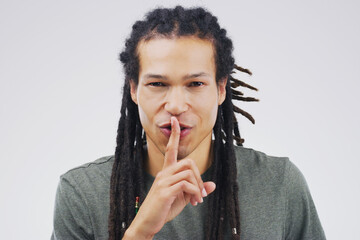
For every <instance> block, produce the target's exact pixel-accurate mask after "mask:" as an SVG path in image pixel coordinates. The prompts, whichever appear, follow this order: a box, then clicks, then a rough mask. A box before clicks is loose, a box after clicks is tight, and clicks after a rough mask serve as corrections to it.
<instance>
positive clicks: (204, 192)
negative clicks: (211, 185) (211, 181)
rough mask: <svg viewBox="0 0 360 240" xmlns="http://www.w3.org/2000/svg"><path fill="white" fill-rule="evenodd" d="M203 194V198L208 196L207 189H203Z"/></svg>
mask: <svg viewBox="0 0 360 240" xmlns="http://www.w3.org/2000/svg"><path fill="white" fill-rule="evenodd" d="M201 194H202V196H203V197H206V196H207V192H206V190H205V188H203V189H202V191H201Z"/></svg>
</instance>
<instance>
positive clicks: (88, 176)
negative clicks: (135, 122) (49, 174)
mask: <svg viewBox="0 0 360 240" xmlns="http://www.w3.org/2000/svg"><path fill="white" fill-rule="evenodd" d="M113 163H114V156H106V157H101V158H99V159H97V160H95V161H92V162H88V163H85V164H83V165H80V166H78V167H75V168H72V169H70V170H69V171H67V172H66V173H64V174H63V175H61V176H60V183H67V184H69V185H72V186H79V185H81V186H84V187H86V186H96V185H104V184H108V183H110V177H111V171H112V166H113Z"/></svg>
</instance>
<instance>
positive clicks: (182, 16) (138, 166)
mask: <svg viewBox="0 0 360 240" xmlns="http://www.w3.org/2000/svg"><path fill="white" fill-rule="evenodd" d="M159 36H160V37H165V38H176V37H180V36H195V37H198V38H201V39H206V40H209V41H211V42H212V43H213V46H214V52H215V64H216V81H217V82H218V81H219V80H220V79H222V78H224V77H228V81H227V85H226V99H225V101H224V102H223V104H222V105H221V106H219V108H218V114H217V120H216V123H215V126H214V129H213V131H214V136H215V139H214V160H213V163H212V164H213V171H212V179H211V180H212V181H214V182H215V183H216V185H217V188H216V190H215V191H214V193H212V194H211V195H210V196H209V200H208V201H209V206H208V215H207V219H206V224H205V226H206V229H205V236H206V239H222V238H223V232H224V226H225V223H224V220H225V218H227V219H229V223H230V227H231V231H232V236H233V237H232V238H233V239H239V238H240V215H239V203H238V186H237V180H236V158H235V152H234V146H233V141H234V140H235V141H236V144H237V145H242V143H243V139H242V138H241V137H240V133H239V128H238V124H237V121H236V118H235V113H234V112H238V113H240V114H242V115H243V116H245V117H246V118H248V119H249V120H250V121H251V122H253V123H254V119H253V118H252V117H251V115H250V114H248V113H247V112H245V111H243V110H241V109H240V108H238V107H236V106H234V105H233V103H232V99H236V100H242V101H257V99H254V98H247V97H243V93H242V92H240V91H237V90H235V88H236V87H238V86H242V87H247V88H250V89H253V90H257V89H256V88H254V87H252V86H250V85H247V84H246V83H244V82H242V81H240V80H238V79H235V78H233V77H232V76H231V75H230V74H232V73H235V72H234V69H237V70H239V71H241V72H245V73H248V74H250V75H251V72H250V71H249V70H247V69H244V68H241V67H239V66H237V65H235V64H234V58H233V57H232V50H233V45H232V42H231V40H230V39H229V38H228V37H227V36H226V30H225V29H223V28H220V26H219V24H218V22H217V18H216V17H215V16H213V15H212V14H211V13H210V12H208V11H206V10H204V9H203V8H193V9H184V8H183V7H181V6H177V7H175V8H173V9H166V8H158V9H155V10H153V11H151V12H149V13H148V14H147V15H146V18H145V20H144V21H137V22H136V23H135V24H134V25H133V26H132V32H131V35H130V37H129V38H128V39H127V40H126V43H125V49H124V51H123V52H122V53H121V54H120V60H121V62H122V63H123V65H124V70H125V84H124V89H123V91H124V92H123V99H122V106H121V117H120V121H119V125H118V132H117V138H116V142H117V146H116V151H115V162H114V165H113V169H112V175H111V186H110V215H109V239H111V240H117V239H121V238H122V237H123V235H124V233H125V231H126V229H127V227H128V226H129V225H130V224H131V222H132V220H133V219H134V217H135V211H134V208H135V198H136V196H140V199H141V201H143V200H144V199H145V197H146V193H145V183H144V175H143V173H144V172H143V171H144V170H143V159H144V152H143V143H144V141H145V134H144V132H143V128H142V126H141V123H140V120H139V115H138V108H137V105H136V104H135V103H134V102H133V101H132V99H131V95H130V83H129V82H130V80H133V81H134V82H135V84H138V73H139V56H138V52H137V46H138V43H139V42H140V41H141V40H144V41H149V40H151V39H153V38H154V37H159ZM225 213H227V215H226V216H225V215H224V214H225Z"/></svg>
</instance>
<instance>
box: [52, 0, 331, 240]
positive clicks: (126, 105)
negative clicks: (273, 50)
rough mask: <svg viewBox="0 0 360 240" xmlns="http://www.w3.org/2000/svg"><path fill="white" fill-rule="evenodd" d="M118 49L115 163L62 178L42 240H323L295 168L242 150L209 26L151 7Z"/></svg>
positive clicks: (203, 19) (208, 19)
mask: <svg viewBox="0 0 360 240" xmlns="http://www.w3.org/2000/svg"><path fill="white" fill-rule="evenodd" d="M125 46H126V47H125V50H124V51H123V52H122V53H121V55H120V60H121V62H122V63H123V64H124V69H125V74H126V77H125V84H124V95H123V101H122V107H121V117H120V121H119V127H118V136H117V147H116V151H115V155H114V156H110V157H104V158H102V159H99V160H96V161H95V162H92V163H89V164H86V165H83V166H81V167H78V168H75V169H73V170H70V171H69V172H67V173H66V174H64V175H63V176H62V177H61V181H60V184H59V188H58V192H57V198H56V205H55V216H54V232H53V235H52V239H204V238H205V239H230V238H231V239H325V236H324V233H323V230H322V228H321V224H320V221H319V219H318V216H317V213H316V210H315V207H314V204H313V201H312V199H311V195H310V193H309V190H308V188H307V185H306V182H305V180H304V178H303V176H302V174H301V173H300V172H299V170H298V169H297V168H296V167H295V166H294V165H293V164H292V163H291V162H290V161H289V160H288V159H287V158H278V157H270V156H267V155H265V154H264V153H261V152H258V151H255V150H252V149H247V148H244V147H242V146H241V143H242V139H241V138H240V134H239V130H238V126H237V122H236V118H235V115H234V110H235V111H236V112H239V113H241V114H242V115H244V116H246V117H247V118H249V119H250V120H252V121H253V119H252V117H251V116H250V115H249V114H248V113H246V112H244V111H243V110H241V109H239V108H237V107H235V106H234V105H233V103H232V98H233V99H237V100H244V101H247V100H253V101H254V100H256V99H253V98H245V97H243V96H242V93H241V92H239V91H236V90H235V89H233V88H235V87H236V86H239V85H240V86H245V87H249V88H252V89H254V88H253V87H251V86H249V85H247V84H245V83H243V82H241V81H239V80H237V79H235V78H233V77H232V76H231V74H232V73H233V71H234V67H235V68H236V69H238V70H240V71H241V72H247V73H250V72H249V71H248V70H246V69H243V68H240V67H238V66H236V65H234V59H233V57H232V42H231V40H230V39H229V38H228V37H227V36H226V31H225V30H224V29H222V28H220V26H219V25H218V23H217V19H216V17H214V16H212V15H211V14H210V13H209V12H207V11H205V10H204V9H202V8H196V9H184V8H182V7H176V8H174V9H155V10H154V11H152V12H150V13H148V15H147V17H146V19H145V20H144V21H138V22H136V23H135V24H134V25H133V31H132V33H131V35H130V37H129V39H127V41H126V45H125ZM234 140H236V143H237V145H240V146H234V145H233V141H234Z"/></svg>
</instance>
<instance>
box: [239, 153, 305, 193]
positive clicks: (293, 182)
mask: <svg viewBox="0 0 360 240" xmlns="http://www.w3.org/2000/svg"><path fill="white" fill-rule="evenodd" d="M235 155H236V165H237V174H238V176H239V177H238V180H239V181H240V179H241V181H244V182H247V183H248V184H250V185H263V184H264V186H265V185H266V186H272V187H274V188H276V189H278V190H280V189H281V191H285V192H288V191H289V190H295V189H294V188H297V190H298V191H300V192H301V190H307V188H308V186H307V184H306V181H305V178H304V176H303V174H302V173H301V171H300V170H299V169H298V168H297V167H296V166H295V164H294V163H292V162H291V161H290V159H289V158H288V157H276V156H270V155H267V154H266V153H263V152H261V151H257V150H254V149H251V148H245V147H241V146H235Z"/></svg>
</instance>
